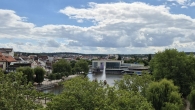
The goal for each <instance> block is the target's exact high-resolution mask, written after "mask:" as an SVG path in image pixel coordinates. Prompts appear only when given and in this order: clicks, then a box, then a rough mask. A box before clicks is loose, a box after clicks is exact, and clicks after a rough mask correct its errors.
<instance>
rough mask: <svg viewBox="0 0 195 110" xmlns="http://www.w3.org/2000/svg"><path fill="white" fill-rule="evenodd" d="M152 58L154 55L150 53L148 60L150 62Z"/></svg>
mask: <svg viewBox="0 0 195 110" xmlns="http://www.w3.org/2000/svg"><path fill="white" fill-rule="evenodd" d="M151 59H152V55H151V54H149V55H148V62H150V60H151Z"/></svg>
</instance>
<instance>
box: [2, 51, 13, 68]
mask: <svg viewBox="0 0 195 110" xmlns="http://www.w3.org/2000/svg"><path fill="white" fill-rule="evenodd" d="M11 62H16V60H15V59H14V58H13V57H12V56H7V55H6V56H5V55H3V54H2V53H1V52H0V68H1V69H2V70H6V69H7V68H9V66H10V64H11Z"/></svg>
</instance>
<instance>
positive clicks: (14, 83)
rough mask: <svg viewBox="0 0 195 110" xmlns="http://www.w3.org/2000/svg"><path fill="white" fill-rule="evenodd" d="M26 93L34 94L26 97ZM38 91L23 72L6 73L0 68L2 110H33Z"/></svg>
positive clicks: (35, 107) (0, 109)
mask: <svg viewBox="0 0 195 110" xmlns="http://www.w3.org/2000/svg"><path fill="white" fill-rule="evenodd" d="M26 94H28V95H30V96H32V97H29V98H26ZM35 94H36V91H35V90H34V88H33V86H32V84H31V83H28V84H27V80H26V77H24V76H23V75H22V73H21V72H15V73H8V74H4V73H3V72H2V71H1V70H0V110H33V109H37V107H39V106H38V105H36V104H35V103H34V100H35V97H33V96H35Z"/></svg>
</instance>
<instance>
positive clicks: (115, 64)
mask: <svg viewBox="0 0 195 110" xmlns="http://www.w3.org/2000/svg"><path fill="white" fill-rule="evenodd" d="M106 68H120V63H119V62H106Z"/></svg>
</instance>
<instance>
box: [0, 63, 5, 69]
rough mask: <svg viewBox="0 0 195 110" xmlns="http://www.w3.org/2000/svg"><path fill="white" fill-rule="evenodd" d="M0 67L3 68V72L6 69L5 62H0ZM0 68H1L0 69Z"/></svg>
mask: <svg viewBox="0 0 195 110" xmlns="http://www.w3.org/2000/svg"><path fill="white" fill-rule="evenodd" d="M0 65H2V66H3V68H2V69H3V70H5V69H6V62H0ZM0 68H1V67H0Z"/></svg>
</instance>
